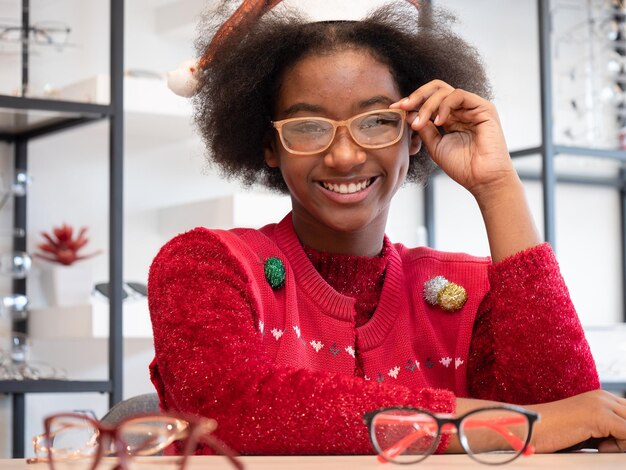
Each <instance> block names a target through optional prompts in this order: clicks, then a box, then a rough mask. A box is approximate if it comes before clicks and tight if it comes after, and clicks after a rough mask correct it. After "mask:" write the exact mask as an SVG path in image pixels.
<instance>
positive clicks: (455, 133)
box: [391, 80, 517, 198]
mask: <svg viewBox="0 0 626 470" xmlns="http://www.w3.org/2000/svg"><path fill="white" fill-rule="evenodd" d="M391 107H392V108H401V109H404V110H406V111H409V119H408V121H409V123H410V125H411V129H413V130H414V131H415V132H417V133H418V134H419V136H420V137H421V139H422V142H423V144H424V145H426V148H427V149H428V152H429V153H430V155H431V157H432V158H433V160H434V161H435V163H437V165H439V167H440V168H441V169H442V170H443V171H445V172H446V173H447V174H448V175H449V176H450V177H451V178H452V179H453V180H454V181H456V182H457V183H459V184H460V185H462V186H463V187H465V188H466V189H467V190H469V191H470V192H471V193H472V194H473V195H474V196H475V197H477V198H478V197H480V196H481V194H483V193H485V192H490V191H491V190H492V189H500V188H504V187H506V186H509V185H510V184H511V181H512V180H514V179H517V174H516V173H515V169H514V168H513V165H512V163H511V158H510V156H509V153H508V150H507V146H506V142H505V140H504V134H503V132H502V127H501V125H500V120H499V118H498V113H497V111H496V108H495V106H494V105H493V104H491V103H490V102H489V101H487V100H485V99H483V98H481V97H480V96H478V95H475V94H473V93H469V92H467V91H464V90H460V89H454V88H452V87H451V86H450V85H448V84H447V83H445V82H442V81H441V80H433V81H431V82H429V83H427V84H426V85H424V86H421V87H420V88H418V89H417V90H416V91H414V92H413V93H411V95H409V96H408V97H407V98H405V99H403V100H401V101H399V102H397V103H394V104H392V105H391ZM439 128H441V129H443V130H444V131H445V132H441V131H440V129H439Z"/></svg>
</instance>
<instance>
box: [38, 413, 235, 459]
mask: <svg viewBox="0 0 626 470" xmlns="http://www.w3.org/2000/svg"><path fill="white" fill-rule="evenodd" d="M216 427H217V423H216V422H215V420H212V419H208V418H201V417H197V416H188V415H182V414H174V413H167V414H140V415H135V416H132V417H129V418H126V419H124V420H122V421H120V422H119V423H118V424H117V425H116V426H106V425H104V424H102V423H100V422H99V421H97V420H95V419H93V418H91V417H89V416H87V415H85V414H79V413H62V414H56V415H52V416H48V417H47V418H45V419H44V433H43V434H41V435H38V436H35V437H34V438H33V447H34V451H35V455H36V457H34V458H31V459H28V460H27V462H28V463H40V462H47V463H48V464H49V467H50V469H51V470H61V469H64V468H66V467H70V466H71V467H72V468H78V465H77V464H78V463H79V461H82V462H80V463H81V464H82V467H81V468H85V469H89V470H95V468H96V467H97V466H98V465H99V464H100V463H101V462H102V459H103V458H106V457H113V458H115V457H116V465H115V468H116V469H120V470H127V469H129V468H130V463H131V461H133V459H135V458H136V457H144V456H154V455H161V454H162V453H163V451H164V450H165V449H166V448H170V446H174V447H173V449H175V451H176V452H175V453H176V454H178V455H175V456H169V455H168V456H165V457H160V458H159V459H160V460H159V462H158V464H159V465H161V467H162V468H176V469H177V470H182V469H184V468H185V465H186V463H187V460H188V457H189V456H190V455H192V454H193V453H194V452H195V450H196V447H197V446H198V445H204V446H208V447H209V448H210V449H211V451H212V452H214V453H215V454H217V455H222V456H224V457H225V458H226V459H227V460H228V461H229V462H230V463H231V464H232V465H233V467H234V468H236V469H237V470H243V468H244V466H243V464H242V463H241V461H240V460H238V459H237V456H236V453H235V452H234V451H233V450H232V449H230V448H229V447H228V446H226V444H224V443H223V442H222V441H220V440H219V439H217V438H216V437H214V436H211V435H210V433H211V432H212V431H213V430H214V429H215V428H216ZM152 463H155V462H152Z"/></svg>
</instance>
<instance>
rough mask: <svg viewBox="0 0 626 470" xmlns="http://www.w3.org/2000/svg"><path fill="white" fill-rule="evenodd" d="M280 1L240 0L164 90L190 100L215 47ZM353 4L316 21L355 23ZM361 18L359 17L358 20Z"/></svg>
mask: <svg viewBox="0 0 626 470" xmlns="http://www.w3.org/2000/svg"><path fill="white" fill-rule="evenodd" d="M281 1H282V0H243V2H242V3H241V5H240V6H239V8H237V10H235V12H234V13H233V14H232V16H231V17H230V18H228V19H227V20H226V22H225V23H224V24H223V25H222V26H221V27H220V28H219V29H218V30H217V33H216V34H215V36H214V37H213V39H212V40H211V43H210V44H209V46H208V47H207V48H206V50H205V52H204V54H203V55H202V57H199V58H197V59H190V60H187V61H185V62H183V63H182V64H180V65H179V66H178V68H177V69H175V70H172V71H171V72H169V73H168V74H167V86H168V87H169V88H170V90H172V91H173V92H174V93H176V94H177V95H179V96H183V97H185V98H190V97H192V96H194V95H195V94H196V93H197V92H198V87H199V83H200V75H201V74H202V71H203V70H204V68H205V67H206V66H207V65H208V64H209V63H210V62H211V60H212V59H213V56H214V54H215V50H216V49H217V47H218V46H219V45H220V44H221V43H222V42H223V41H224V39H226V38H227V37H228V35H229V34H230V33H231V31H233V30H235V29H238V28H242V27H247V26H249V25H251V24H253V23H254V22H255V21H256V20H258V19H259V18H260V17H261V16H263V15H264V14H265V13H266V12H268V11H269V10H271V9H272V8H274V7H275V6H276V5H278V4H279V3H281ZM407 1H408V2H409V3H410V4H412V5H413V6H415V8H417V9H419V7H420V0H407ZM373 3H379V2H378V0H373V1H369V0H368V1H363V0H361V1H359V2H358V4H359V6H360V7H361V8H362V7H364V6H365V7H367V8H371V7H372V6H373V5H372V4H373ZM354 6H355V2H350V9H349V10H344V11H342V10H341V9H336V8H333V9H332V10H331V9H328V8H326V9H324V10H322V11H320V12H319V14H318V15H317V16H321V17H319V18H316V19H315V21H325V20H329V19H347V20H354V19H355V18H354V11H353V7H354ZM329 12H332V18H328V17H327V16H328V13H329ZM361 17H362V16H361Z"/></svg>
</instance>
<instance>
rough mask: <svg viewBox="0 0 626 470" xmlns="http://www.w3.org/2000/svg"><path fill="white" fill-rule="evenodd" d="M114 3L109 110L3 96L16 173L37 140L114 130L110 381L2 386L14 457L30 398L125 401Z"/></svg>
mask: <svg viewBox="0 0 626 470" xmlns="http://www.w3.org/2000/svg"><path fill="white" fill-rule="evenodd" d="M109 3H110V9H109V11H110V25H109V26H110V31H109V33H110V35H109V36H110V43H109V44H110V51H109V52H110V57H109V59H110V79H109V97H110V102H108V103H106V104H94V103H85V102H80V101H71V100H65V99H64V100H51V99H40V98H30V97H15V96H7V95H0V140H4V141H7V142H9V143H11V144H12V145H13V147H14V152H13V153H14V161H13V166H14V169H15V170H16V171H17V170H22V171H27V170H28V144H29V142H30V141H31V139H33V138H36V137H40V136H44V135H48V134H50V133H53V132H57V131H61V130H65V129H69V128H74V127H76V126H81V125H83V124H88V123H92V122H95V121H99V120H103V119H106V120H108V123H109V127H108V132H109V139H108V141H109V146H108V150H109V234H108V235H109V250H108V252H109V256H108V258H109V283H110V286H111V288H110V295H109V304H108V307H109V309H108V310H109V314H108V320H109V321H108V323H109V332H110V334H109V336H108V380H107V381H84V382H83V381H71V380H36V381H35V380H30V381H28V380H25V381H0V393H6V394H10V395H12V400H13V404H12V437H13V439H12V440H13V442H12V446H13V450H12V454H13V457H23V456H24V451H25V445H24V444H25V442H26V439H27V437H26V436H25V426H24V424H25V415H26V400H25V395H26V394H28V393H61V392H71V393H81V392H102V393H108V395H109V406H113V405H114V404H115V403H117V402H119V401H120V400H121V399H122V381H123V377H122V359H123V341H122V298H123V297H122V294H123V290H122V279H123V270H122V242H123V235H124V234H123V229H122V228H123V208H124V206H123V170H124V164H123V163H124V162H123V149H124V113H123V108H124V93H123V90H124V0H109ZM30 15H31V5H30V1H29V0H21V24H22V27H23V28H29V27H30V25H31V21H30ZM21 47H22V53H21V61H22V63H21V72H22V77H21V86H22V89H27V87H28V84H29V49H28V46H27V43H22V46H21ZM26 215H27V196H24V197H20V198H14V204H13V225H14V227H13V228H19V229H21V230H23V231H24V233H26V229H27V224H26V222H27V217H26ZM13 249H14V250H21V251H25V250H26V237H13ZM12 290H13V292H14V293H20V294H26V282H25V279H14V280H13V289H12ZM12 328H13V330H15V331H20V332H24V333H27V331H26V328H27V323H25V322H24V321H21V322H19V323H18V322H15V321H14V322H13V325H12Z"/></svg>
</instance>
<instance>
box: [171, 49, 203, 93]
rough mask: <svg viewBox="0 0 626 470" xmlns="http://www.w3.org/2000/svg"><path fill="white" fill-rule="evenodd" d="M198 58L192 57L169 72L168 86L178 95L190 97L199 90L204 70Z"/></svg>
mask: <svg viewBox="0 0 626 470" xmlns="http://www.w3.org/2000/svg"><path fill="white" fill-rule="evenodd" d="M198 62H199V60H198V59H190V60H187V61H185V62H183V63H182V64H180V65H179V66H178V68H177V69H175V70H172V71H170V72H168V74H167V86H168V88H169V89H170V90H172V91H173V92H174V93H176V94H177V95H178V96H183V97H185V98H190V97H192V96H193V95H195V94H196V93H197V92H198V85H199V81H200V74H201V73H202V70H201V68H200V66H199V64H198Z"/></svg>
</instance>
